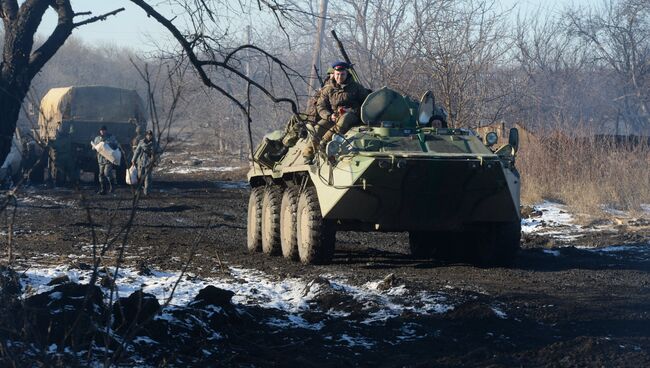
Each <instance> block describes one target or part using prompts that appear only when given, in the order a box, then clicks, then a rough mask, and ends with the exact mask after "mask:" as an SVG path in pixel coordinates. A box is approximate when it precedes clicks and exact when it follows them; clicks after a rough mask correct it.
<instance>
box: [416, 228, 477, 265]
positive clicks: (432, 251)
mask: <svg viewBox="0 0 650 368" xmlns="http://www.w3.org/2000/svg"><path fill="white" fill-rule="evenodd" d="M462 240H463V238H462V237H461V234H460V233H453V232H449V231H411V232H409V248H410V250H411V255H412V256H414V257H421V258H425V257H430V258H435V259H437V260H439V261H446V262H453V261H462V260H464V259H465V258H466V256H465V247H464V244H463V241H462Z"/></svg>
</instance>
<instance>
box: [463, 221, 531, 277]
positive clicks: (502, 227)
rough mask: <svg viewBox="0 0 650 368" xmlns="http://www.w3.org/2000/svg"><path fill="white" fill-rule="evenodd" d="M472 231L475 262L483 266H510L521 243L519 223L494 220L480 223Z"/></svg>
mask: <svg viewBox="0 0 650 368" xmlns="http://www.w3.org/2000/svg"><path fill="white" fill-rule="evenodd" d="M477 230H478V231H476V232H475V233H474V236H475V238H474V239H472V240H473V242H474V249H475V252H476V253H475V254H476V264H477V265H479V266H484V267H491V266H506V267H507V266H510V265H512V264H513V263H514V261H515V259H516V257H517V252H518V251H519V248H520V243H521V223H520V222H519V221H513V222H495V223H488V224H482V226H481V227H480V228H479V229H477Z"/></svg>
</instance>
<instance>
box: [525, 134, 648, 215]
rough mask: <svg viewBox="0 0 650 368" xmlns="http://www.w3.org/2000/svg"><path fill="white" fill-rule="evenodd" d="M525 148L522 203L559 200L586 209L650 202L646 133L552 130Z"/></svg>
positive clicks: (634, 207)
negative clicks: (580, 134)
mask: <svg viewBox="0 0 650 368" xmlns="http://www.w3.org/2000/svg"><path fill="white" fill-rule="evenodd" d="M538 138H539V141H537V142H531V144H530V146H527V147H523V148H522V150H521V152H520V159H519V167H520V171H521V173H522V201H523V202H524V203H535V202H539V201H540V200H541V199H543V198H546V199H554V200H559V201H561V202H563V203H566V204H567V205H569V206H572V207H574V208H577V209H580V210H583V211H600V210H602V206H609V207H613V208H617V209H623V210H633V211H635V210H640V207H639V205H640V204H642V203H650V187H648V185H647V183H649V182H650V145H649V144H648V143H649V142H648V138H647V137H636V138H634V137H622V136H598V135H589V136H586V137H578V136H569V135H567V134H564V133H562V132H560V131H555V132H552V133H550V134H548V135H545V136H543V137H538Z"/></svg>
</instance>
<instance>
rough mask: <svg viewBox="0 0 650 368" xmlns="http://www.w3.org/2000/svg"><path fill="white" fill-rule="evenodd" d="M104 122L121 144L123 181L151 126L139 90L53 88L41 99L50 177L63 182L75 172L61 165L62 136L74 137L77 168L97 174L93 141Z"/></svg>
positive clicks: (119, 176)
mask: <svg viewBox="0 0 650 368" xmlns="http://www.w3.org/2000/svg"><path fill="white" fill-rule="evenodd" d="M103 125H105V126H106V127H107V128H108V131H109V132H110V133H111V134H113V135H114V136H115V137H116V138H117V140H118V142H119V144H120V149H121V150H122V162H121V164H120V165H119V167H118V168H117V170H116V174H117V180H118V182H121V183H123V182H124V177H125V173H126V169H127V163H128V162H129V160H130V158H131V156H132V153H133V145H134V144H135V143H137V139H138V138H139V137H140V135H142V134H144V132H145V129H146V125H147V122H146V118H145V111H144V107H143V103H142V99H141V98H140V96H139V95H138V93H137V92H136V91H134V90H130V89H123V88H116V87H107V86H72V87H61V88H52V89H50V90H49V91H48V92H47V93H46V94H45V96H44V97H43V99H42V100H41V104H40V114H39V119H38V128H39V136H40V138H41V139H42V140H43V141H44V142H45V143H47V147H48V150H47V152H46V153H47V160H46V161H47V171H48V172H49V175H50V178H52V179H54V180H55V181H57V183H59V184H60V183H61V182H62V181H63V180H64V179H65V177H66V176H70V174H71V173H68V172H64V170H65V169H64V168H62V167H57V147H60V146H61V143H62V142H61V139H69V140H70V145H71V151H72V155H71V156H72V159H73V160H74V164H75V165H74V167H76V168H78V169H79V170H81V171H86V172H92V173H94V174H95V177H97V173H98V170H99V168H98V166H97V158H96V157H97V156H96V152H95V151H93V150H92V147H91V146H90V142H91V141H92V140H93V139H94V138H95V137H96V136H97V135H98V131H99V128H100V127H101V126H103ZM67 154H68V153H67V152H66V155H67ZM59 162H60V161H59ZM75 170H76V169H75Z"/></svg>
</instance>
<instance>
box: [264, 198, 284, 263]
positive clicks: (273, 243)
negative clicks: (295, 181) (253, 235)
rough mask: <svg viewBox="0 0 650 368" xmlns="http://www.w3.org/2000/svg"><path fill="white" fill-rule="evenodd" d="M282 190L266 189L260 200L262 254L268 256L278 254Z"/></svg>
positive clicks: (279, 247)
mask: <svg viewBox="0 0 650 368" xmlns="http://www.w3.org/2000/svg"><path fill="white" fill-rule="evenodd" d="M281 202H282V188H281V187H278V186H271V187H267V188H266V190H265V191H264V198H263V199H262V252H263V253H266V254H269V255H272V256H274V255H279V254H280V249H281V245H280V203H281Z"/></svg>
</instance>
